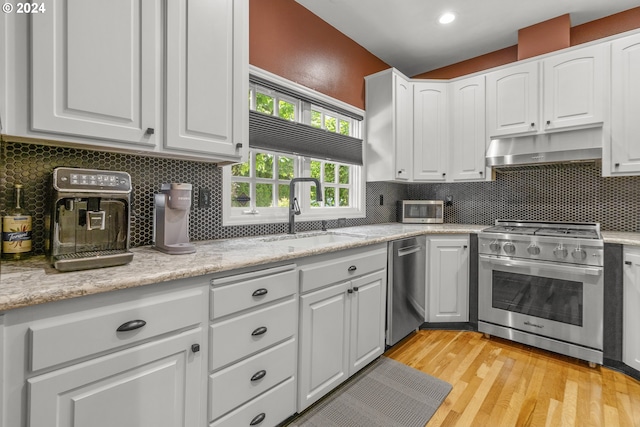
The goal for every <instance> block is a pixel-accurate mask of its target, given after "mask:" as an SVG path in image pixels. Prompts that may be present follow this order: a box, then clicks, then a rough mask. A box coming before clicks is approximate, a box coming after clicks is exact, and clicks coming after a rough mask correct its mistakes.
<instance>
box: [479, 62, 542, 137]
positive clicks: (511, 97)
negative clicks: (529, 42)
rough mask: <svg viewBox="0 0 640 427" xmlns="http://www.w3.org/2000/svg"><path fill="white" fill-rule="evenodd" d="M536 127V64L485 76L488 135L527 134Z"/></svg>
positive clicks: (532, 63)
mask: <svg viewBox="0 0 640 427" xmlns="http://www.w3.org/2000/svg"><path fill="white" fill-rule="evenodd" d="M538 127H539V123H538V63H537V62H527V63H525V64H520V65H516V66H513V67H509V68H504V69H501V70H497V71H494V72H491V73H489V74H487V133H488V135H489V136H490V137H496V136H505V135H513V134H518V133H529V132H535V131H536V130H537V129H538Z"/></svg>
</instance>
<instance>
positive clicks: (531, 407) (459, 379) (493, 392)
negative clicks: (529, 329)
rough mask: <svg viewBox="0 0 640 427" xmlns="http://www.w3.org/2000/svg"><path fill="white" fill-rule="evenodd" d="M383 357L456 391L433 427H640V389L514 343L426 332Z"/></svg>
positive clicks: (474, 334)
mask: <svg viewBox="0 0 640 427" xmlns="http://www.w3.org/2000/svg"><path fill="white" fill-rule="evenodd" d="M385 356H388V357H390V358H392V359H395V360H397V361H399V362H402V363H405V364H407V365H409V366H412V367H414V368H416V369H419V370H421V371H423V372H426V373H428V374H430V375H433V376H435V377H437V378H440V379H442V380H444V381H447V382H448V383H450V384H451V385H453V390H451V393H449V396H447V399H446V400H445V402H444V403H443V404H442V405H441V406H440V408H439V409H438V411H437V412H436V413H435V414H434V416H433V417H432V418H431V420H430V421H429V423H428V424H427V427H435V426H463V427H471V426H473V427H483V426H486V427H502V426H544V427H560V426H561V427H565V426H576V427H589V426H603V427H617V426H640V382H638V381H636V380H634V379H633V378H630V377H628V376H626V375H624V374H621V373H619V372H616V371H613V370H611V369H608V368H603V367H600V366H598V367H596V368H589V366H588V364H587V363H586V362H582V361H579V360H577V359H573V358H569V357H564V356H560V355H557V354H554V353H549V352H546V351H544V350H538V349H534V348H531V347H528V346H524V345H520V344H517V343H513V342H511V341H508V340H503V339H500V338H496V337H491V338H485V337H484V335H483V334H480V333H477V332H466V331H465V332H460V331H433V330H424V331H418V332H416V333H415V334H412V335H411V336H409V337H408V338H406V339H405V340H404V341H402V342H400V343H399V344H397V345H396V346H394V347H393V348H392V349H390V350H388V351H387V353H385Z"/></svg>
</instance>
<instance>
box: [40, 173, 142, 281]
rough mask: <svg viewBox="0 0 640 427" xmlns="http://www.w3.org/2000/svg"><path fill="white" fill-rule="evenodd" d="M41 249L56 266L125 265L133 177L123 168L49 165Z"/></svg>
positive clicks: (61, 268)
mask: <svg viewBox="0 0 640 427" xmlns="http://www.w3.org/2000/svg"><path fill="white" fill-rule="evenodd" d="M52 181H53V182H52V192H51V194H50V211H49V213H48V214H47V215H46V221H45V222H46V227H47V230H48V233H49V238H48V239H47V241H46V244H45V250H46V252H47V255H48V256H49V259H50V261H51V264H52V265H53V266H54V267H55V268H56V269H57V270H59V271H75V270H86V269H90V268H98V267H109V266H114V265H122V264H127V263H128V262H130V261H131V260H132V259H133V253H131V252H129V227H130V207H131V177H130V176H129V174H128V173H126V172H117V171H104V170H96V169H80V168H67V167H59V168H56V169H54V170H53V179H52Z"/></svg>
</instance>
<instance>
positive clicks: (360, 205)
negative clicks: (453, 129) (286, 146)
mask: <svg viewBox="0 0 640 427" xmlns="http://www.w3.org/2000/svg"><path fill="white" fill-rule="evenodd" d="M250 72H251V73H252V74H254V75H257V76H260V77H262V78H264V79H267V80H271V81H274V82H276V83H278V84H280V85H282V86H285V87H289V88H291V89H293V90H295V91H297V92H298V93H305V94H307V95H309V96H310V97H313V98H315V99H320V100H321V101H322V102H327V103H330V104H332V105H335V106H336V108H338V109H343V110H347V111H351V112H353V113H355V114H357V115H360V116H362V117H363V120H362V121H359V120H356V119H353V118H351V117H348V116H346V115H344V114H340V113H338V112H336V111H331V110H330V109H328V108H325V107H321V106H318V105H314V104H312V103H309V102H304V101H301V100H298V99H294V98H292V97H290V96H287V95H284V94H279V93H277V92H275V91H273V90H270V89H268V88H264V87H262V86H260V85H255V84H254V85H250V105H251V107H250V108H252V109H254V110H255V105H256V103H255V100H256V91H259V92H260V93H264V94H266V95H269V96H272V97H273V98H274V115H276V116H277V117H280V116H279V113H278V110H279V102H278V100H279V99H280V98H282V100H284V101H286V102H289V103H293V102H292V101H295V104H294V105H295V108H296V121H301V122H305V121H306V122H308V124H310V123H311V121H310V120H311V110H312V109H313V110H316V111H321V112H322V114H323V119H322V127H323V129H324V115H325V113H326V112H328V113H329V114H330V115H331V116H332V117H336V132H337V133H340V120H344V121H348V122H349V126H350V130H351V136H353V137H356V138H361V135H362V134H363V127H364V124H365V120H366V118H365V112H364V111H363V110H361V109H358V108H356V107H353V106H352V105H349V104H346V103H344V102H342V101H339V100H337V99H334V98H331V97H329V96H327V95H324V94H321V93H319V92H316V91H314V90H312V89H309V88H307V87H304V86H302V85H299V84H297V83H294V82H291V81H289V80H286V79H284V78H282V77H280V76H276V75H275V74H272V73H269V72H267V71H264V70H261V69H259V68H257V67H254V66H250ZM258 88H259V89H258ZM363 149H364V144H363ZM256 151H257V152H261V153H268V154H273V155H275V156H287V157H293V158H294V177H302V176H306V177H308V176H311V161H312V160H317V161H321V162H325V163H327V162H328V163H335V164H336V165H338V167H339V166H340V165H347V166H349V168H350V178H349V180H350V184H349V185H348V186H349V189H350V194H349V198H350V202H351V206H349V207H344V206H343V207H341V206H329V207H327V206H324V203H323V206H322V207H312V206H311V190H310V188H311V184H310V183H306V182H304V183H298V184H297V185H296V188H295V197H297V199H298V202H299V204H300V211H301V213H302V214H301V216H300V217H299V218H297V221H319V220H329V219H337V218H364V217H366V197H365V188H366V183H365V167H366V166H365V165H366V159H365V158H364V154H365V153H363V165H362V166H360V165H353V164H347V163H342V162H338V161H332V160H326V159H315V158H314V159H312V158H309V157H303V156H300V155H295V154H289V153H277V152H273V151H269V150H262V149H252V148H250V149H249V152H250V153H251V159H250V161H252V162H253V161H254V159H255V152H256ZM253 165H254V164H253V163H252V164H251V168H252V169H255V167H254V166H253ZM231 167H232V166H231V165H230V166H225V167H223V168H222V169H223V173H222V183H223V191H222V198H223V200H222V214H223V215H222V225H223V226H230V225H255V224H264V223H283V222H284V223H287V222H288V221H289V213H288V208H287V207H271V208H255V210H257V211H258V212H257V213H255V214H240V213H239V211H241V210H242V209H244V210H250V208H249V207H247V208H237V207H232V206H231V181H232V175H231ZM252 173H253V172H252ZM274 177H275V178H277V168H274ZM241 180H242V181H245V179H241ZM253 180H254V181H253V182H258V181H256V180H255V177H254V178H253ZM323 180H324V177H323V176H321V181H320V182H321V183H323ZM246 181H248V182H251V179H248V180H246ZM274 182H276V187H275V195H274V197H277V194H278V187H277V185H278V184H277V180H275V181H274ZM329 185H330V186H332V187H336V188H343V187H344V184H343V185H340V184H338V183H329ZM338 191H339V190H338ZM323 196H324V186H323ZM336 198H337V199H338V198H339V196H338V195H336ZM338 204H339V203H338Z"/></svg>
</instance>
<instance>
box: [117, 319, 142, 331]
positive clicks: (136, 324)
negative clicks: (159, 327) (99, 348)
mask: <svg viewBox="0 0 640 427" xmlns="http://www.w3.org/2000/svg"><path fill="white" fill-rule="evenodd" d="M146 324H147V322H145V321H144V320H139V319H138V320H129V321H128V322H125V323H123V324H122V325H120V327H119V328H118V329H117V331H118V332H128V331H134V330H136V329H140V328H142V327H143V326H144V325H146Z"/></svg>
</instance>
